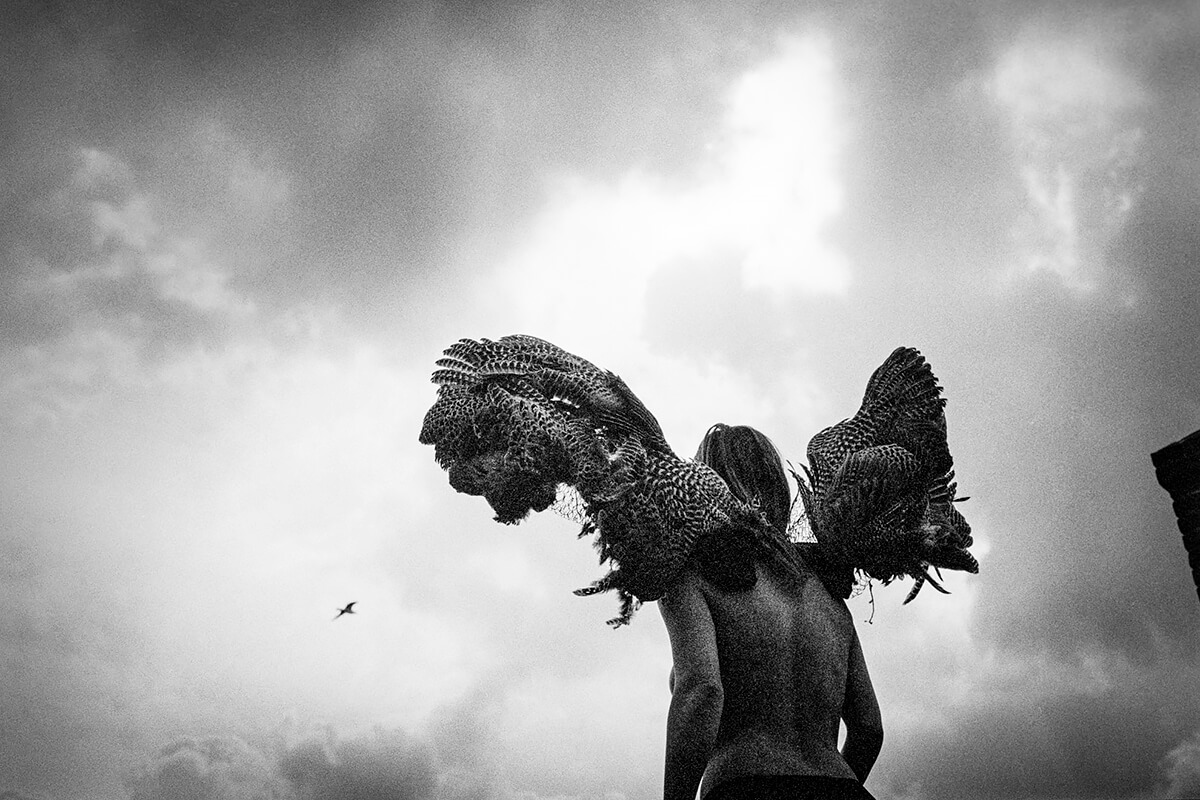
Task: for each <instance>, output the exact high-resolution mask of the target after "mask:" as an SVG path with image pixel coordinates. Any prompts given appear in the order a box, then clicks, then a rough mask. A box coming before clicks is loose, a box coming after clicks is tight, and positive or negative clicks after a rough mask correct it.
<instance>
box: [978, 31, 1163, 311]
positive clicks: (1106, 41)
mask: <svg viewBox="0 0 1200 800" xmlns="http://www.w3.org/2000/svg"><path fill="white" fill-rule="evenodd" d="M1109 23H1110V24H1113V25H1117V24H1119V23H1118V22H1116V21H1109ZM1109 23H1106V22H1105V21H1093V24H1094V25H1103V24H1109ZM990 93H991V96H992V98H993V99H994V101H995V102H996V103H997V104H998V105H999V106H1000V108H1001V109H1002V110H1003V111H1004V112H1005V114H1006V115H1007V117H1008V122H1009V125H1010V129H1011V135H1012V141H1013V147H1014V153H1015V156H1016V159H1017V163H1018V169H1019V172H1020V176H1021V181H1022V183H1023V184H1024V188H1025V192H1026V201H1027V204H1028V213H1027V216H1026V217H1025V220H1024V222H1023V225H1022V226H1021V228H1020V229H1019V231H1018V239H1019V247H1020V250H1021V252H1022V253H1023V254H1024V257H1025V263H1024V264H1023V265H1022V267H1021V271H1022V272H1034V271H1039V270H1048V271H1050V272H1053V273H1056V274H1057V275H1058V276H1059V277H1060V278H1061V279H1062V280H1063V281H1064V283H1065V284H1066V285H1067V286H1069V287H1071V288H1072V289H1075V290H1078V291H1089V290H1093V289H1095V288H1096V287H1097V285H1098V281H1100V280H1101V278H1102V276H1101V275H1100V273H1099V270H1098V264H1097V262H1099V261H1100V260H1101V259H1102V254H1103V251H1104V246H1105V245H1106V244H1107V243H1108V242H1109V241H1110V240H1111V239H1112V238H1113V237H1114V236H1115V235H1116V234H1117V233H1118V232H1119V231H1120V228H1121V225H1122V223H1123V222H1124V221H1125V219H1126V218H1127V217H1128V214H1129V212H1130V210H1131V209H1132V208H1133V205H1134V203H1135V202H1136V200H1137V197H1138V195H1139V194H1140V192H1141V188H1140V186H1139V185H1138V183H1137V180H1136V178H1135V177H1134V175H1135V173H1134V171H1133V168H1134V167H1135V165H1136V163H1137V160H1138V158H1139V152H1140V148H1141V144H1142V139H1143V136H1144V134H1143V131H1142V130H1141V128H1140V127H1139V126H1138V124H1137V123H1136V122H1134V121H1133V117H1132V116H1131V112H1133V111H1135V110H1136V109H1137V108H1138V107H1139V106H1142V105H1143V104H1144V103H1145V102H1146V100H1147V96H1146V92H1145V90H1144V89H1143V88H1142V87H1141V86H1140V85H1139V83H1138V81H1137V80H1136V78H1134V77H1133V76H1132V75H1131V73H1130V72H1129V70H1128V69H1127V68H1125V67H1124V66H1123V65H1122V63H1121V61H1120V59H1119V57H1118V54H1117V50H1116V48H1115V47H1114V45H1113V41H1112V37H1111V36H1102V35H1099V34H1098V31H1097V30H1095V29H1093V28H1091V27H1089V26H1087V25H1084V24H1081V25H1080V26H1079V27H1078V28H1076V29H1073V30H1067V31H1060V30H1058V29H1056V28H1055V27H1054V26H1046V27H1033V28H1030V29H1029V30H1028V31H1026V34H1025V35H1024V36H1023V37H1021V38H1019V39H1018V40H1017V41H1016V42H1014V43H1013V44H1012V45H1011V46H1010V47H1009V49H1008V50H1007V51H1006V52H1004V53H1003V55H1002V56H1001V57H1000V58H999V59H998V61H997V62H996V66H995V70H994V72H993V74H992V77H991V83H990Z"/></svg>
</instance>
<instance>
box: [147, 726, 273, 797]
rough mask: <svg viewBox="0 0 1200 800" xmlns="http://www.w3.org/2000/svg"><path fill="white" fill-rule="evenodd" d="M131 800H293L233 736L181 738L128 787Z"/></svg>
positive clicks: (270, 768) (267, 766) (255, 753)
mask: <svg viewBox="0 0 1200 800" xmlns="http://www.w3.org/2000/svg"><path fill="white" fill-rule="evenodd" d="M127 787H128V790H129V798H130V800H285V798H286V799H287V800H291V798H292V797H293V795H292V794H291V793H290V792H289V791H288V787H287V786H286V785H284V784H283V782H282V781H280V780H279V778H278V777H277V776H276V775H275V774H274V769H273V766H272V765H271V764H270V763H269V762H268V761H267V759H266V758H264V757H263V756H262V754H261V753H259V752H258V751H256V750H254V749H253V748H251V747H250V746H249V745H247V744H246V743H245V742H243V741H242V740H241V739H239V738H237V737H234V736H220V737H218V736H208V737H204V738H202V739H192V738H186V739H180V740H178V741H175V742H172V743H171V744H168V745H166V746H165V747H163V748H162V749H161V750H159V752H158V753H157V754H156V755H155V757H154V758H153V760H152V761H151V762H150V763H149V764H147V765H144V766H142V767H141V768H140V769H139V770H138V772H137V773H136V774H134V775H133V776H131V777H130V778H129V780H128V782H127Z"/></svg>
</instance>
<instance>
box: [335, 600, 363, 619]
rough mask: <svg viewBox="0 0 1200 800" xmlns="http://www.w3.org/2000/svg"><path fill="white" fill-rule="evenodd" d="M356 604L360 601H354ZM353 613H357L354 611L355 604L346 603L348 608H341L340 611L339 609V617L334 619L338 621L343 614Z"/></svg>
mask: <svg viewBox="0 0 1200 800" xmlns="http://www.w3.org/2000/svg"><path fill="white" fill-rule="evenodd" d="M354 602H358V601H357V600H356V601H354ZM353 613H355V611H354V603H346V607H345V608H339V609H338V612H337V617H334V619H337V618H338V617H340V616H341V615H342V614H353Z"/></svg>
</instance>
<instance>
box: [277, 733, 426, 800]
mask: <svg viewBox="0 0 1200 800" xmlns="http://www.w3.org/2000/svg"><path fill="white" fill-rule="evenodd" d="M279 771H280V774H282V775H283V776H284V777H285V778H286V779H287V780H288V781H289V782H290V783H291V784H292V785H293V786H294V787H295V790H296V792H297V794H298V795H299V797H300V798H302V800H340V799H341V798H347V799H348V798H354V800H427V798H430V797H433V796H434V793H435V791H436V789H437V786H438V772H437V768H436V766H435V762H434V757H433V754H432V752H431V751H430V750H429V748H428V747H427V746H426V745H424V744H423V743H420V742H416V741H414V740H412V739H410V737H409V736H407V735H406V734H404V733H403V732H402V731H398V730H393V731H383V730H377V731H375V733H374V734H373V736H371V737H369V738H367V737H364V738H358V739H345V740H338V739H335V740H333V741H332V742H320V741H315V740H309V741H306V742H303V743H300V744H297V745H295V746H293V747H290V748H288V750H287V751H286V752H285V753H284V754H283V755H282V756H281V758H280V760H279Z"/></svg>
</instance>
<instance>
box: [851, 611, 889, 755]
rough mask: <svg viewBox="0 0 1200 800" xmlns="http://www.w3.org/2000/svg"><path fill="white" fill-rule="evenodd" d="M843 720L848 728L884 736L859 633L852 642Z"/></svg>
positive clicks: (856, 632)
mask: <svg viewBox="0 0 1200 800" xmlns="http://www.w3.org/2000/svg"><path fill="white" fill-rule="evenodd" d="M842 719H844V720H845V721H846V728H847V729H850V728H858V729H859V730H862V731H870V732H876V733H880V734H882V732H883V718H882V716H881V715H880V713H879V701H878V700H877V699H876V698H875V687H874V686H872V685H871V676H870V674H869V673H868V672H867V661H866V659H865V658H864V657H863V651H862V644H861V643H860V642H859V640H858V631H854V634H853V636H852V638H851V640H850V662H849V664H848V669H847V672H846V696H845V700H844V701H843V703H842Z"/></svg>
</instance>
